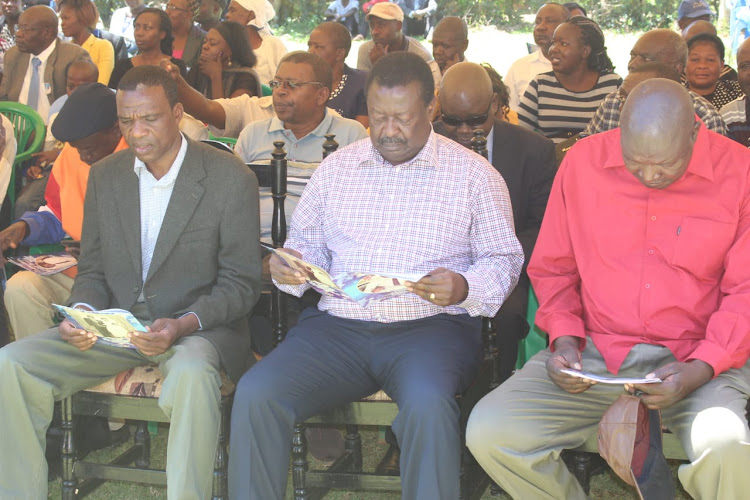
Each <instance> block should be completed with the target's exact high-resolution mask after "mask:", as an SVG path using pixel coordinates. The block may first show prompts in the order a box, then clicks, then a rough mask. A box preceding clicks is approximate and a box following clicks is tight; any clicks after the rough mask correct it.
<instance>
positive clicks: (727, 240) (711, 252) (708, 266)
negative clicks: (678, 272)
mask: <svg viewBox="0 0 750 500" xmlns="http://www.w3.org/2000/svg"><path fill="white" fill-rule="evenodd" d="M736 232H737V225H736V224H734V223H730V222H721V221H717V220H711V219H701V218H698V217H683V219H682V222H681V224H680V226H679V229H678V231H677V235H676V236H675V238H676V242H675V247H674V253H673V254H672V260H671V261H670V263H671V264H672V265H674V266H675V267H678V268H681V269H684V270H685V271H688V272H689V273H691V274H693V275H694V276H696V277H697V278H700V279H706V280H712V279H716V278H718V277H719V275H720V273H721V271H722V266H723V263H724V257H725V256H726V254H727V251H728V250H729V248H730V247H731V246H732V242H734V237H735V234H736Z"/></svg>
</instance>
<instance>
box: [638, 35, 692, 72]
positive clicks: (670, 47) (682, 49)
mask: <svg viewBox="0 0 750 500" xmlns="http://www.w3.org/2000/svg"><path fill="white" fill-rule="evenodd" d="M687 53H688V50H687V44H686V43H685V40H683V39H682V37H681V36H680V35H679V34H677V33H676V32H674V31H672V30H668V29H663V28H659V29H654V30H651V31H647V32H646V33H644V34H643V35H641V37H640V38H639V39H638V40H637V41H636V42H635V45H634V46H633V49H632V50H631V51H630V62H628V71H632V70H633V68H635V67H638V66H639V65H641V64H644V63H647V62H658V63H663V64H669V65H672V66H674V68H675V69H676V70H677V71H679V72H680V73H682V72H683V71H684V70H685V63H686V62H687Z"/></svg>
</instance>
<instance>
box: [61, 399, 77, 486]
mask: <svg viewBox="0 0 750 500" xmlns="http://www.w3.org/2000/svg"><path fill="white" fill-rule="evenodd" d="M62 431H63V439H62V498H63V500H73V499H74V498H76V483H77V482H76V479H75V476H74V475H73V467H74V465H75V442H74V441H73V400H72V399H71V398H70V397H67V398H65V399H63V400H62Z"/></svg>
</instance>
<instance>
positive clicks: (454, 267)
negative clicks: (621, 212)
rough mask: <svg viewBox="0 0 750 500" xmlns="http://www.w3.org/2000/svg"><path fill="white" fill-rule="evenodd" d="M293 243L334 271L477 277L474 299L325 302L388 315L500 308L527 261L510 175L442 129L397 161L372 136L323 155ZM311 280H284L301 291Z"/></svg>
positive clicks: (346, 312)
mask: <svg viewBox="0 0 750 500" xmlns="http://www.w3.org/2000/svg"><path fill="white" fill-rule="evenodd" d="M285 246H286V247H287V248H292V249H294V250H297V251H298V252H300V253H301V254H302V257H303V258H304V259H305V260H306V261H308V262H310V263H312V264H316V265H318V266H320V267H322V268H323V269H325V270H327V271H328V272H329V273H330V274H331V275H332V276H336V275H338V274H341V273H347V272H372V273H376V274H383V275H393V274H396V275H403V274H418V275H424V274H427V273H429V272H431V271H434V270H435V269H437V268H439V267H444V268H446V269H450V270H451V271H453V272H456V273H460V274H461V275H463V277H464V278H466V282H467V283H468V284H469V294H468V296H467V297H466V300H465V301H464V302H461V303H459V304H457V305H453V306H448V307H440V306H437V305H435V304H432V303H431V302H428V301H426V300H423V299H422V298H420V297H419V296H417V295H415V294H412V293H407V294H405V295H400V296H398V297H394V298H391V299H387V300H383V301H380V302H375V303H371V304H370V305H369V306H368V307H367V308H364V307H362V306H360V305H359V304H357V303H355V302H351V301H348V300H345V299H339V298H335V297H333V296H330V295H323V297H322V298H321V299H320V303H319V304H318V308H319V309H321V310H323V311H328V312H329V313H330V314H332V315H334V316H337V317H342V318H349V319H359V320H366V321H377V322H382V323H389V322H394V321H406V320H414V319H420V318H425V317H429V316H434V315H436V314H442V313H447V314H466V313H468V314H470V315H471V316H479V315H483V316H494V315H495V313H496V312H497V310H498V309H499V308H500V305H501V304H502V303H503V301H504V300H505V298H506V297H507V296H508V295H509V294H510V292H511V291H512V290H513V288H514V287H515V286H516V282H517V280H518V275H519V273H520V272H521V266H522V265H523V249H522V248H521V244H520V243H519V242H518V239H517V238H516V235H515V231H514V229H513V212H512V210H511V205H510V197H509V196H508V189H507V187H506V185H505V181H503V179H502V177H501V176H500V174H498V173H497V170H495V169H494V168H493V167H492V165H490V164H489V163H488V162H487V160H486V159H484V158H482V157H481V156H479V155H477V154H476V153H473V152H471V151H469V150H468V149H466V148H464V147H463V146H460V145H459V144H457V143H455V142H453V141H451V140H449V139H446V138H445V137H442V136H440V135H437V134H436V133H435V132H431V133H430V136H429V138H428V139H427V143H426V144H425V145H424V147H423V148H422V150H421V151H420V152H419V153H418V154H417V156H415V157H414V158H413V159H412V160H411V161H409V162H407V163H404V164H401V165H395V166H394V165H392V164H391V163H389V162H387V161H386V160H385V159H384V158H383V157H382V156H381V155H380V153H378V152H377V151H376V150H375V148H374V147H373V145H372V142H371V140H370V139H369V138H368V139H362V140H360V141H357V142H355V143H353V144H351V145H349V146H347V147H345V148H343V149H341V150H339V151H337V152H335V153H333V154H332V155H330V156H329V157H328V158H326V159H325V160H323V162H322V163H321V164H320V166H319V167H318V168H317V169H316V170H315V173H314V174H313V176H312V178H311V179H310V182H309V183H308V185H307V187H306V188H305V192H304V193H303V194H302V198H301V199H300V202H299V205H297V210H295V212H294V215H293V216H292V226H291V229H290V235H289V238H288V239H287V241H286V245H285ZM308 286H309V285H307V284H304V285H280V286H279V288H280V289H281V290H283V291H285V292H287V293H291V294H294V295H296V296H301V295H302V293H304V291H305V290H306V289H307V288H308Z"/></svg>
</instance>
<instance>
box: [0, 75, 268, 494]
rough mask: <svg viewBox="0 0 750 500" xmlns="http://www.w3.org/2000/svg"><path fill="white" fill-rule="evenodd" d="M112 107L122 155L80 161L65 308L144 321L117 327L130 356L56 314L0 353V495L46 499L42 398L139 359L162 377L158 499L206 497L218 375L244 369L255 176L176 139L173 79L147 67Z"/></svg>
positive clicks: (254, 281)
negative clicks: (73, 263) (0, 425)
mask: <svg viewBox="0 0 750 500" xmlns="http://www.w3.org/2000/svg"><path fill="white" fill-rule="evenodd" d="M117 113H118V119H119V123H120V128H121V130H122V135H123V137H124V138H125V140H126V141H127V143H128V145H129V146H130V149H128V150H124V151H121V152H118V153H115V154H113V155H111V156H109V157H107V158H106V159H104V160H102V161H100V162H98V163H96V164H95V165H94V166H93V167H92V169H91V173H90V175H89V182H88V187H87V192H86V202H85V208H84V222H83V232H82V237H81V257H80V260H79V267H78V269H79V271H78V275H77V277H76V280H75V283H74V285H73V290H72V292H71V296H70V299H69V301H68V302H69V304H70V305H72V306H73V307H80V308H84V309H85V308H89V309H104V308H112V307H119V308H123V309H128V310H130V311H132V312H133V314H134V315H135V316H136V317H137V318H138V319H140V320H141V321H142V322H144V323H145V324H147V325H150V326H149V327H148V331H147V332H138V333H132V334H130V340H131V342H132V343H133V344H134V345H135V346H136V347H137V350H135V349H126V348H122V347H110V346H106V345H102V344H101V343H97V342H96V340H97V337H96V336H94V335H93V334H92V333H89V332H86V331H84V330H79V329H76V328H75V327H74V326H73V325H72V324H71V323H70V322H68V321H63V322H62V323H61V324H60V326H59V328H54V329H50V330H47V331H45V332H42V333H40V334H38V335H34V336H31V337H29V338H25V339H23V340H20V341H18V342H14V343H12V344H9V345H8V346H6V347H5V348H3V349H0V394H2V395H3V404H2V405H0V422H4V423H5V424H6V425H7V426H9V428H8V429H6V430H7V432H4V433H2V434H0V449H2V450H6V451H7V452H8V453H5V454H4V456H3V457H2V458H0V498H3V499H8V498H11V499H26V498H46V495H47V481H46V477H47V470H46V467H47V466H46V463H45V460H44V436H45V431H46V429H47V427H48V425H49V422H50V420H51V418H52V408H53V403H54V401H55V400H59V399H61V398H64V397H66V396H67V395H69V394H73V393H75V392H76V391H79V390H81V389H84V388H86V387H89V386H91V385H94V384H96V383H98V382H101V381H103V380H106V379H107V378H109V377H111V376H112V375H115V374H116V373H119V372H120V371H122V370H125V369H127V368H130V367H133V366H138V365H143V364H148V363H158V364H159V367H160V369H161V370H162V372H163V373H164V374H165V376H166V378H165V381H164V385H163V388H162V393H161V396H160V398H159V406H160V407H161V408H162V409H163V410H164V411H165V413H166V414H167V415H169V416H170V419H171V428H170V432H169V442H168V447H167V457H168V458H167V490H168V497H169V498H170V499H171V498H175V499H177V498H179V499H204V498H208V497H209V495H210V491H211V478H212V472H213V458H214V454H215V451H216V445H217V440H218V434H219V406H218V403H219V398H220V394H219V387H220V383H221V381H220V376H219V370H220V369H222V368H223V369H224V370H225V371H226V373H227V374H228V375H229V376H230V378H233V379H235V380H236V379H237V378H238V376H239V375H241V374H242V372H243V371H244V369H245V367H246V363H247V360H248V359H249V357H250V350H249V345H250V339H249V331H248V327H247V321H246V316H247V315H248V314H249V313H250V310H251V309H252V307H253V305H254V304H255V302H256V300H257V298H258V296H259V293H260V272H261V271H260V270H261V267H260V246H259V229H258V227H259V220H258V219H259V218H258V183H257V180H256V179H255V176H254V175H252V173H251V172H250V171H249V170H247V168H246V167H245V166H244V165H243V164H242V163H241V162H240V161H239V159H237V158H235V157H234V156H232V155H230V154H227V153H222V152H219V151H217V150H215V149H213V148H210V147H207V146H204V145H202V144H200V143H195V142H192V141H190V140H189V139H186V138H185V137H184V136H182V134H180V131H179V127H178V124H179V121H180V119H181V118H182V106H181V105H180V104H179V103H177V88H176V84H175V83H174V80H172V79H171V78H170V77H169V75H168V74H167V73H166V72H165V71H164V70H162V69H161V68H158V67H154V66H139V67H136V68H134V69H132V70H131V71H130V72H128V74H127V75H126V76H125V77H123V79H122V80H121V81H120V85H119V89H118V95H117ZM10 450H12V452H11V451H10Z"/></svg>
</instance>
